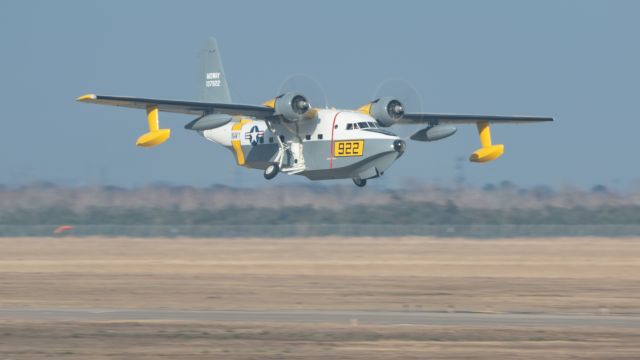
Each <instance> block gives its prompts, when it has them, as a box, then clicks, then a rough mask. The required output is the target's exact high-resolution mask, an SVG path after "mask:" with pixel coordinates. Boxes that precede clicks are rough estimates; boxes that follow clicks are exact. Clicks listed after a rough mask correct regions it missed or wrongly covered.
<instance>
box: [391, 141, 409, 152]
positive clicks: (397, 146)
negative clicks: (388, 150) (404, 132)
mask: <svg viewBox="0 0 640 360" xmlns="http://www.w3.org/2000/svg"><path fill="white" fill-rule="evenodd" d="M406 147H407V144H405V142H404V140H396V141H394V142H393V149H394V150H395V151H397V152H399V153H400V154H402V153H403V152H404V149H405V148H406Z"/></svg>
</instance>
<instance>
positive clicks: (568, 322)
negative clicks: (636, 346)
mask: <svg viewBox="0 0 640 360" xmlns="http://www.w3.org/2000/svg"><path fill="white" fill-rule="evenodd" d="M1 320H56V321H125V320H133V321H136V320H137V321H143V320H157V321H161V320H167V321H241V322H282V323H287V322H288V323H337V324H340V323H343V324H354V323H357V324H378V325H438V326H462V325H466V326H539V327H541V326H588V327H618V328H640V316H622V315H592V314H571V315H568V314H531V313H473V312H451V313H449V312H426V311H398V312H394V311H321V310H317V311H316V310H246V311H245V310H243V311H236V310H173V309H172V310H147V309H33V308H30V309H26V308H1V309H0V321H1Z"/></svg>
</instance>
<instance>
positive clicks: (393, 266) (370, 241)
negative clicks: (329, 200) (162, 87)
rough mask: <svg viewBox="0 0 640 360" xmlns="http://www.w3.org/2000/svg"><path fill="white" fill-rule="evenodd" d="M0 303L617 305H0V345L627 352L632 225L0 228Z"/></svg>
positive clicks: (112, 352)
mask: <svg viewBox="0 0 640 360" xmlns="http://www.w3.org/2000/svg"><path fill="white" fill-rule="evenodd" d="M0 249H1V251H0V308H2V309H9V310H11V309H34V310H37V309H139V310H141V311H142V310H144V309H149V310H166V311H171V310H332V311H333V310H345V311H354V312H355V313H356V314H357V311H362V310H369V311H380V312H382V311H392V312H394V311H397V312H408V311H412V312H416V311H417V312H422V311H424V312H444V313H448V314H454V315H455V314H460V313H465V312H481V313H533V314H557V315H567V314H571V315H576V316H580V315H589V316H593V315H596V316H602V317H603V319H605V318H607V317H610V316H624V317H625V318H627V317H628V318H629V319H632V321H633V320H638V321H637V322H636V323H634V324H637V326H636V325H634V326H611V325H609V324H607V323H606V322H605V321H603V324H602V325H599V326H598V325H596V326H591V325H590V326H584V325H583V326H581V325H579V324H578V325H576V324H571V323H566V324H565V323H555V322H554V323H551V322H550V323H549V324H545V323H544V322H543V323H542V324H536V325H535V326H528V325H501V324H495V323H491V322H487V323H486V324H473V325H433V324H421V325H403V324H391V325H380V324H372V323H367V322H366V321H362V320H359V319H357V316H356V317H354V318H350V319H349V320H348V321H344V322H337V321H336V322H326V323H294V322H286V321H277V322H275V321H264V320H263V321H246V319H243V320H242V321H226V320H225V321H212V320H201V319H194V320H175V319H174V320H168V319H162V318H157V319H155V318H154V319H150V320H139V319H138V320H136V319H117V320H96V319H90V318H88V319H82V318H73V317H69V318H68V319H60V318H57V319H48V318H37V317H36V318H34V317H29V316H24V317H23V318H21V317H20V316H5V317H4V318H3V315H0V359H34V358H51V357H53V358H70V359H128V358H138V359H140V358H149V359H152V358H153V359H155V358H159V357H162V358H174V359H211V358H221V359H257V358H260V359H264V358H273V359H285V358H286V359H289V358H291V359H303V358H304V359H324V358H348V359H372V358H385V359H389V358H397V359H424V358H430V359H455V358H465V359H469V358H474V359H475V358H477V359H485V358H518V359H529V358H530V359H538V358H554V359H602V358H620V359H637V358H640V239H635V238H617V239H605V238H539V239H538V238H526V239H503V240H465V239H453V238H447V239H437V238H410V237H406V238H304V239H242V238H236V239H181V238H177V239H153V238H145V239H135V238H0Z"/></svg>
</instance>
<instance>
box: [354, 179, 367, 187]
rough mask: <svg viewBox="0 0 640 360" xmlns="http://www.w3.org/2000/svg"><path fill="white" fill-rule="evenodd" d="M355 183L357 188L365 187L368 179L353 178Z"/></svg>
mask: <svg viewBox="0 0 640 360" xmlns="http://www.w3.org/2000/svg"><path fill="white" fill-rule="evenodd" d="M353 183H354V184H356V186H357V187H365V185H367V179H360V178H353Z"/></svg>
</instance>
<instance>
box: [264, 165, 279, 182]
mask: <svg viewBox="0 0 640 360" xmlns="http://www.w3.org/2000/svg"><path fill="white" fill-rule="evenodd" d="M279 172H280V167H279V166H278V165H277V164H271V165H269V166H267V168H266V169H264V178H265V179H267V180H271V179H273V178H274V177H276V175H278V173H279Z"/></svg>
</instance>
